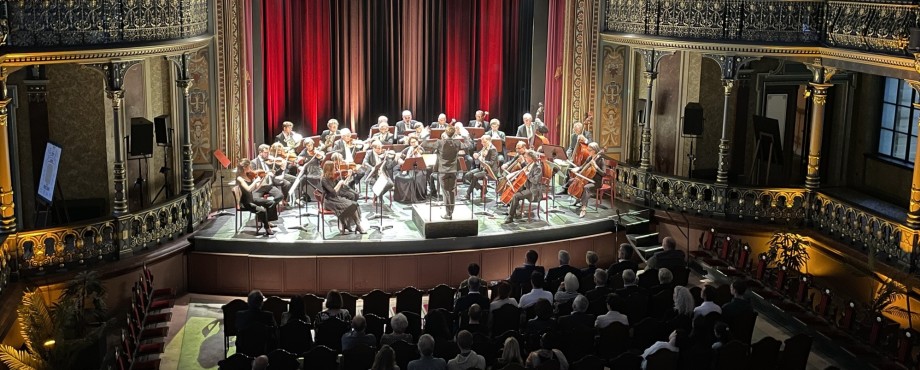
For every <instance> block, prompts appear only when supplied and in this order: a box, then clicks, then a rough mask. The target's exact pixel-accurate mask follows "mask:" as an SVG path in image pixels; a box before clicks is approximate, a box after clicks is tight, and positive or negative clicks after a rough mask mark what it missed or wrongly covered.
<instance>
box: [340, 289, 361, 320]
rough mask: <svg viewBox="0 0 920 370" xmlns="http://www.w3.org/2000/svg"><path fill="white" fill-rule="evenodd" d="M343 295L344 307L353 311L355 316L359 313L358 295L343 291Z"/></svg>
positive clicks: (352, 314) (352, 315)
mask: <svg viewBox="0 0 920 370" xmlns="http://www.w3.org/2000/svg"><path fill="white" fill-rule="evenodd" d="M341 295H342V308H344V309H346V310H348V312H350V313H351V317H355V316H356V315H357V314H358V297H357V296H356V295H354V294H351V293H348V292H341Z"/></svg>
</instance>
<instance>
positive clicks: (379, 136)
mask: <svg viewBox="0 0 920 370" xmlns="http://www.w3.org/2000/svg"><path fill="white" fill-rule="evenodd" d="M380 119H381V120H382V121H381V122H380V123H378V124H377V129H378V130H380V131H379V132H377V133H376V134H374V136H373V137H371V138H370V141H379V142H380V143H381V144H383V145H393V144H396V142H397V138H396V135H395V134H393V133H392V132H390V124H389V123H387V121H386V119H387V118H386V117H384V116H380Z"/></svg>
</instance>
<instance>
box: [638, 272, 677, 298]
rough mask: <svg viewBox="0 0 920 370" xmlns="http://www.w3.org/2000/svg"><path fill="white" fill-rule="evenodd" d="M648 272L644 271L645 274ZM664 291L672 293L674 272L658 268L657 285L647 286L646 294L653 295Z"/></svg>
mask: <svg viewBox="0 0 920 370" xmlns="http://www.w3.org/2000/svg"><path fill="white" fill-rule="evenodd" d="M648 273H649V272H648V271H646V272H645V274H648ZM643 275H644V274H643ZM665 291H666V292H668V294H673V293H674V274H672V273H671V270H668V269H666V268H661V269H658V285H655V286H653V287H651V288H649V290H648V294H649V295H655V294H658V293H660V292H665Z"/></svg>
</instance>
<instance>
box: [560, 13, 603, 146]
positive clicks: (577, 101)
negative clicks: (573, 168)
mask: <svg viewBox="0 0 920 370" xmlns="http://www.w3.org/2000/svg"><path fill="white" fill-rule="evenodd" d="M600 10H601V2H600V0H576V1H569V2H567V6H566V21H565V36H564V39H565V42H564V47H563V55H564V57H563V58H564V59H563V63H562V64H563V72H562V79H563V83H562V86H563V87H562V115H561V120H560V122H559V126H560V127H559V128H560V131H559V132H560V137H563V138H566V137H568V136H569V129H570V127H571V123H572V122H576V121H581V120H583V119H584V118H585V117H586V116H587V115H588V113H591V114H594V113H595V112H594V110H595V96H596V94H597V81H596V76H597V64H598V49H599V39H600V34H599V33H598V32H597V31H596V30H597V29H599V28H598V27H599V25H598V22H599V21H600V17H601V15H600ZM600 124H602V122H601V123H600ZM594 132H597V130H594Z"/></svg>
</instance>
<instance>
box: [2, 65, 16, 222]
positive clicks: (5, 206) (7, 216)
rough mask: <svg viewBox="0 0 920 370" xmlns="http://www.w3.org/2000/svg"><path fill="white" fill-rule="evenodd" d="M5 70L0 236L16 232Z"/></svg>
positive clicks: (3, 85) (8, 100) (4, 69)
mask: <svg viewBox="0 0 920 370" xmlns="http://www.w3.org/2000/svg"><path fill="white" fill-rule="evenodd" d="M7 73H8V71H7V69H6V68H0V234H13V233H15V232H16V212H15V211H16V204H15V202H14V201H13V171H12V165H13V163H12V162H11V159H10V137H9V126H8V125H7V120H8V119H9V110H8V108H7V107H8V106H9V104H10V101H11V99H10V98H9V97H8V96H7V95H6V78H7V76H8V74H7Z"/></svg>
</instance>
